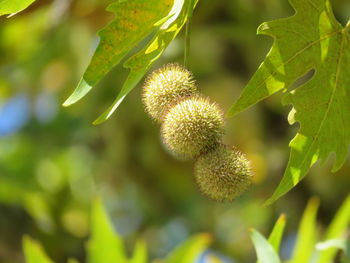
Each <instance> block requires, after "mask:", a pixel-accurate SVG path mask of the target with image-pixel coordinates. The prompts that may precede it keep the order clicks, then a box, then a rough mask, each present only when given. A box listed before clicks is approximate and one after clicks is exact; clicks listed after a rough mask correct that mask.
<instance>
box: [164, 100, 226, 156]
mask: <svg viewBox="0 0 350 263" xmlns="http://www.w3.org/2000/svg"><path fill="white" fill-rule="evenodd" d="M223 130H224V119H223V114H222V111H221V110H220V108H219V107H218V106H217V105H216V104H215V103H211V102H210V101H209V100H208V99H207V98H205V97H201V96H194V97H191V98H188V99H184V100H182V101H180V102H179V103H178V104H176V105H175V106H173V107H172V108H170V109H169V111H168V112H167V114H166V115H165V117H164V119H163V124H162V127H161V134H162V139H163V142H164V144H165V146H166V147H167V148H168V149H169V150H170V152H172V153H174V154H175V155H176V156H178V157H180V158H181V159H191V158H195V157H197V156H199V155H200V154H202V153H204V152H207V151H208V150H210V149H211V148H213V147H215V145H217V144H218V143H219V142H220V141H221V138H222V135H223Z"/></svg>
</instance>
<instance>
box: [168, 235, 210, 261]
mask: <svg viewBox="0 0 350 263" xmlns="http://www.w3.org/2000/svg"><path fill="white" fill-rule="evenodd" d="M210 242H211V237H210V236H209V235H208V234H200V235H196V236H193V237H191V238H189V239H188V240H186V241H185V242H184V243H183V244H181V245H179V246H178V247H177V248H175V249H174V250H173V251H172V252H171V253H170V254H169V255H168V256H167V258H166V259H165V260H164V263H178V262H181V263H193V262H195V260H196V259H197V257H198V256H199V255H200V254H201V253H203V251H204V250H205V249H206V248H207V247H208V245H209V243H210Z"/></svg>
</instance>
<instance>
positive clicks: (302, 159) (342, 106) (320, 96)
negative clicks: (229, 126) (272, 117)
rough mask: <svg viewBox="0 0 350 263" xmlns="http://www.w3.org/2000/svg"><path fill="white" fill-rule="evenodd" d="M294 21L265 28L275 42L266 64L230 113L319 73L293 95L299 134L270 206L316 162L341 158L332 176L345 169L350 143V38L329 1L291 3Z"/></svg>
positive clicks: (288, 98) (292, 0)
mask: <svg viewBox="0 0 350 263" xmlns="http://www.w3.org/2000/svg"><path fill="white" fill-rule="evenodd" d="M290 3H291V5H292V6H293V7H294V9H295V10H296V13H295V15H294V16H292V17H289V18H284V19H279V20H275V21H271V22H267V23H263V24H262V25H261V26H260V27H259V29H258V33H259V34H265V35H269V36H272V37H274V39H275V41H274V44H273V46H272V49H271V51H270V52H269V53H268V55H267V57H266V59H265V61H264V62H263V63H262V64H261V65H260V67H259V69H258V70H257V72H256V73H255V74H254V76H253V77H252V79H251V80H250V81H249V83H248V84H247V86H246V87H245V89H244V91H243V93H242V94H241V96H240V97H239V99H238V100H237V101H236V102H235V104H234V105H233V106H232V107H231V109H230V111H229V115H230V116H232V115H234V114H236V113H238V112H240V111H242V110H244V109H246V108H247V107H249V106H251V105H253V104H255V103H257V102H258V101H260V100H262V99H264V98H266V97H268V96H270V95H272V94H274V93H275V92H277V91H279V90H286V89H287V88H289V87H290V86H291V84H292V83H293V82H294V81H296V80H297V79H298V78H300V77H301V76H303V75H305V74H306V73H307V72H309V71H310V70H311V69H315V70H316V73H315V74H314V76H313V77H312V79H311V80H309V81H308V82H307V83H306V84H304V85H303V86H301V87H299V88H297V89H295V90H293V91H291V92H289V93H288V94H287V96H286V97H285V99H284V103H285V104H292V105H293V108H294V109H293V112H295V114H294V120H296V121H298V122H299V123H300V130H299V132H298V133H297V135H296V137H295V138H294V139H293V140H292V141H291V142H290V147H291V153H290V159H289V163H288V166H287V168H286V171H285V174H284V177H283V179H282V181H281V183H280V185H279V186H278V188H277V189H276V191H275V193H274V194H273V196H272V197H271V198H270V199H269V200H268V201H267V203H268V204H270V203H272V202H273V201H275V200H277V199H278V198H279V197H281V196H282V195H284V194H285V193H286V192H288V191H289V190H290V189H291V188H293V187H294V186H295V185H296V184H297V183H298V182H299V181H300V180H301V179H302V178H303V177H304V176H305V175H306V173H307V172H308V170H309V168H310V167H311V166H312V165H313V164H314V163H315V162H316V161H317V160H319V159H320V160H323V161H324V160H325V159H326V158H327V157H328V155H329V154H330V153H331V152H335V153H336V156H337V158H336V161H335V163H334V166H333V171H336V170H338V169H339V168H340V167H341V166H342V165H343V163H344V161H345V159H346V156H347V153H348V145H349V142H350V108H349V107H348V105H349V104H350V98H349V97H350V96H349V87H350V76H349V74H348V72H349V70H350V36H349V33H348V28H349V24H348V28H343V27H342V26H341V24H340V23H339V22H338V21H337V20H336V19H335V18H334V15H333V11H332V9H331V5H330V2H329V1H328V0H308V1H304V0H290Z"/></svg>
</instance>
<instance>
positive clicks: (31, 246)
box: [23, 236, 53, 263]
mask: <svg viewBox="0 0 350 263" xmlns="http://www.w3.org/2000/svg"><path fill="white" fill-rule="evenodd" d="M23 251H24V258H25V260H26V263H53V261H52V260H51V259H50V258H49V257H48V256H47V255H46V254H45V251H44V250H43V249H42V247H41V245H40V244H39V243H38V242H36V241H34V240H33V239H31V238H30V237H28V236H24V237H23Z"/></svg>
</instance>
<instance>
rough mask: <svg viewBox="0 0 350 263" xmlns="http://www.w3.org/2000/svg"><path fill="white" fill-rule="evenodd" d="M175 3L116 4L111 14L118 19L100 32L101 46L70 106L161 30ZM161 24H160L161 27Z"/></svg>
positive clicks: (143, 0) (153, 0) (165, 0)
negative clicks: (162, 23)
mask: <svg viewBox="0 0 350 263" xmlns="http://www.w3.org/2000/svg"><path fill="white" fill-rule="evenodd" d="M173 2H174V1H173V0H128V1H115V2H113V3H112V4H110V5H109V6H108V7H107V11H110V12H113V13H114V14H115V19H114V20H113V21H112V22H111V23H110V24H109V25H107V26H106V27H105V28H103V29H102V30H101V31H100V32H99V36H100V43H99V45H98V47H97V49H96V51H95V53H94V55H93V57H92V59H91V62H90V64H89V65H88V67H87V69H86V71H85V73H84V75H83V77H82V79H81V80H80V82H79V84H78V86H77V88H76V89H75V91H74V92H73V94H72V95H71V96H70V97H69V98H68V99H67V100H66V101H65V102H64V104H63V105H64V106H69V105H71V104H73V103H75V102H77V101H78V100H80V99H81V98H82V97H84V96H85V95H86V94H87V93H88V92H89V91H90V90H91V88H92V87H93V86H94V85H96V84H97V83H98V82H99V81H100V80H101V79H102V78H103V77H104V76H105V75H106V74H107V73H108V72H109V71H110V70H111V69H112V68H113V67H114V66H115V65H117V64H118V63H119V62H120V61H121V60H122V59H123V58H124V57H125V56H126V55H127V53H128V52H129V51H130V50H131V49H132V48H134V47H135V46H136V45H137V44H138V43H139V42H140V41H141V40H143V39H144V38H145V37H146V36H148V35H149V34H151V33H152V32H153V31H154V29H155V28H157V27H159V26H161V25H159V24H160V23H159V22H160V21H161V20H162V19H164V17H166V16H167V15H168V14H169V12H170V11H171V9H172V6H173ZM157 22H158V23H157Z"/></svg>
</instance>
